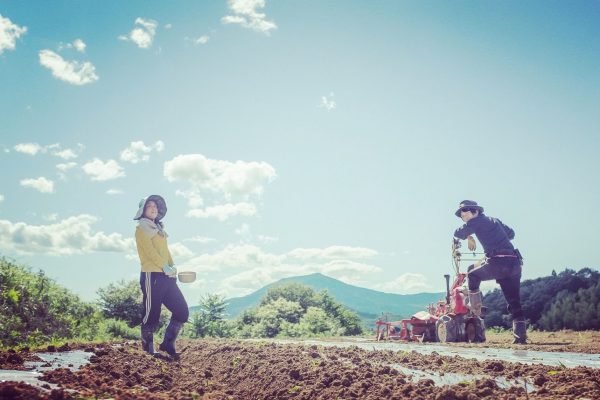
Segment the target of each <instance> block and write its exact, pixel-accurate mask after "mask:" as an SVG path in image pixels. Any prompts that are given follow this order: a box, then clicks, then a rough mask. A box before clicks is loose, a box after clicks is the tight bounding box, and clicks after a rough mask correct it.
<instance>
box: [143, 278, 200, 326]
mask: <svg viewBox="0 0 600 400" xmlns="http://www.w3.org/2000/svg"><path fill="white" fill-rule="evenodd" d="M140 286H141V287H142V294H143V300H142V302H143V305H144V311H143V312H144V313H143V316H142V326H147V327H148V328H150V329H151V330H156V328H157V327H158V320H159V318H160V309H161V306H162V305H163V304H164V305H165V307H167V309H168V310H169V311H171V313H172V315H171V318H172V319H174V320H175V321H179V322H181V323H185V322H187V320H188V318H189V316H190V312H189V310H188V305H187V303H186V301H185V298H184V297H183V294H182V293H181V290H179V287H178V286H177V279H174V278H169V277H168V276H166V275H165V274H164V273H163V272H142V273H141V275H140Z"/></svg>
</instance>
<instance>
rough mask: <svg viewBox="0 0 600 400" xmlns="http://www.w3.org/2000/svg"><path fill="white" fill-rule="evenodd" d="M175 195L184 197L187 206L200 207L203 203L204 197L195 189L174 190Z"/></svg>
mask: <svg viewBox="0 0 600 400" xmlns="http://www.w3.org/2000/svg"><path fill="white" fill-rule="evenodd" d="M175 195H176V196H180V197H183V198H184V199H186V200H187V201H188V206H189V207H191V208H200V207H202V206H203V205H204V199H203V198H202V196H201V195H200V193H198V192H197V191H195V190H189V191H186V190H177V191H175Z"/></svg>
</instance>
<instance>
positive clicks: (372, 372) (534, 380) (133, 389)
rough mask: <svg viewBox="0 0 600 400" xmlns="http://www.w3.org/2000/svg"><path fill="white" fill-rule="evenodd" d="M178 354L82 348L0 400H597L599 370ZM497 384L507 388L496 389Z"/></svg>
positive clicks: (404, 358)
mask: <svg viewBox="0 0 600 400" xmlns="http://www.w3.org/2000/svg"><path fill="white" fill-rule="evenodd" d="M507 335H508V334H504V333H503V334H498V335H488V336H489V342H488V343H486V344H483V345H468V346H471V347H477V346H492V347H495V346H498V345H504V343H505V342H506V341H507V340H508V339H509V337H508V336H507ZM598 339H600V335H599V334H598V333H595V332H594V333H591V332H586V333H582V334H581V335H579V334H577V333H569V332H562V333H558V334H554V335H552V336H550V335H549V334H540V336H539V337H538V336H537V335H531V340H532V342H533V344H531V345H527V346H524V347H523V346H521V347H519V349H529V350H533V349H534V348H538V347H541V348H543V350H544V351H560V349H563V351H579V352H584V353H598V350H599V346H598V342H599V341H600V340H598ZM426 345H427V344H423V346H426ZM459 347H460V346H459ZM180 348H187V349H186V350H185V351H184V352H183V355H182V358H181V360H180V361H177V362H175V361H169V360H166V359H160V358H154V357H151V356H148V355H146V354H144V353H143V352H142V351H141V350H140V349H139V345H138V344H137V343H125V344H123V345H119V346H114V345H111V346H96V347H95V348H89V349H88V350H93V351H94V353H95V356H92V359H91V363H90V364H88V365H86V366H84V367H83V368H81V369H80V370H79V371H76V372H71V371H70V370H69V369H66V368H61V369H57V370H54V371H50V372H46V373H45V374H44V376H43V379H44V380H46V381H47V382H51V383H56V384H59V385H60V388H59V389H55V390H53V391H50V390H46V391H43V390H41V389H36V388H32V387H31V386H28V385H25V384H18V383H14V382H4V383H0V399H9V398H10V399H21V398H22V399H62V398H97V397H99V398H117V399H292V398H294V399H337V398H340V399H353V398H365V399H382V398H385V399H404V398H410V399H413V400H417V399H480V398H484V399H486V398H487V399H492V398H493V399H527V398H531V399H539V398H544V399H599V398H600V369H592V368H587V367H577V368H564V367H551V366H543V365H525V364H518V363H508V362H506V361H502V360H490V361H474V360H467V359H464V358H461V357H458V356H453V357H448V356H440V355H438V354H435V353H434V354H432V355H422V354H419V353H417V352H393V351H368V350H362V349H359V348H357V347H350V348H337V347H322V346H317V345H301V344H276V343H272V342H245V341H233V340H193V341H192V340H187V341H182V343H181V345H180ZM66 349H67V348H63V349H61V350H66ZM28 358H29V359H31V358H33V356H32V355H31V354H30V353H28V352H19V353H0V368H2V369H9V368H10V369H14V366H15V365H18V364H19V363H18V361H19V359H21V360H24V359H28ZM411 370H414V371H417V372H423V371H424V373H426V374H427V373H429V374H432V376H434V375H435V376H439V377H441V378H444V377H445V376H446V377H447V376H462V374H464V380H460V381H458V382H455V383H454V384H452V385H446V386H439V382H435V380H434V379H427V378H425V379H421V380H417V375H418V374H414V373H411V372H410V371H411ZM502 378H504V380H503V381H504V382H509V385H508V386H507V385H501V384H499V382H501V381H500V380H499V379H502ZM501 386H502V387H501ZM48 388H49V386H48Z"/></svg>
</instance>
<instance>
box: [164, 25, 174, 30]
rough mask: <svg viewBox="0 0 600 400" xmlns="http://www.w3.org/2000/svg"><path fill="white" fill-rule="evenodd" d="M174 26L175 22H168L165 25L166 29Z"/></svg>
mask: <svg viewBox="0 0 600 400" xmlns="http://www.w3.org/2000/svg"><path fill="white" fill-rule="evenodd" d="M172 27H173V24H166V25H165V29H171V28H172Z"/></svg>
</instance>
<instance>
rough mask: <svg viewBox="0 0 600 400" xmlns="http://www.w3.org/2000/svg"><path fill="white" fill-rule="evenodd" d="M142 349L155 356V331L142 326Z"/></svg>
mask: <svg viewBox="0 0 600 400" xmlns="http://www.w3.org/2000/svg"><path fill="white" fill-rule="evenodd" d="M142 349H143V350H144V351H145V352H147V353H149V354H152V355H154V329H150V328H148V327H147V326H144V325H142Z"/></svg>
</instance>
